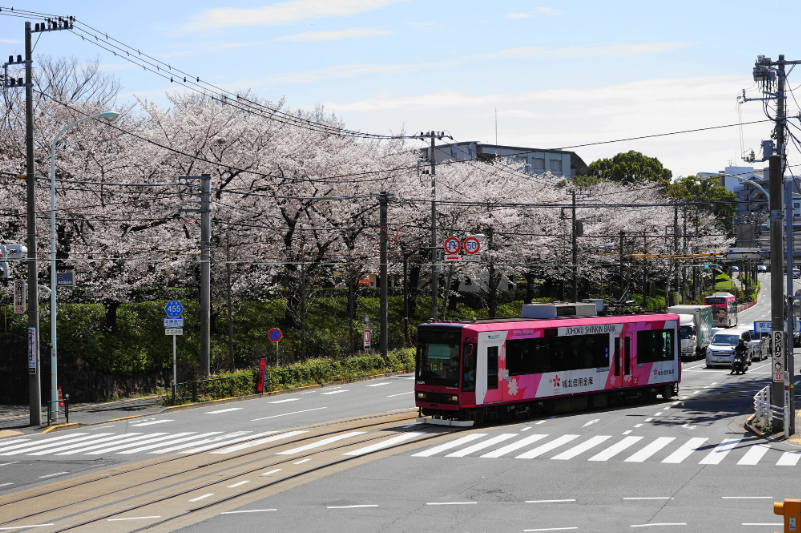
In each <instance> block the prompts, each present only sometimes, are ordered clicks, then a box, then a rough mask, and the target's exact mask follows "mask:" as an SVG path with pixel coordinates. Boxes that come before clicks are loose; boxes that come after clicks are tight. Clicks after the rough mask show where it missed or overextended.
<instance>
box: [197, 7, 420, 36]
mask: <svg viewBox="0 0 801 533" xmlns="http://www.w3.org/2000/svg"><path fill="white" fill-rule="evenodd" d="M407 1H409V0H290V1H289V2H281V3H279V4H275V5H272V6H264V7H257V8H253V9H239V8H215V9H208V10H206V11H204V12H202V13H200V14H199V15H196V16H195V17H194V19H193V21H192V22H191V23H189V24H188V26H187V27H188V28H190V29H197V28H236V27H242V26H277V25H282V24H292V23H294V22H299V21H303V20H310V19H319V18H324V17H345V16H348V15H356V14H359V13H366V12H368V11H372V10H374V9H380V8H382V7H386V6H389V5H392V4H396V3H398V2H407Z"/></svg>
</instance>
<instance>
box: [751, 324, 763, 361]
mask: <svg viewBox="0 0 801 533" xmlns="http://www.w3.org/2000/svg"><path fill="white" fill-rule="evenodd" d="M749 331H750V332H751V360H752V361H761V360H762V359H763V356H762V348H761V346H762V333H759V332H758V331H754V330H753V329H751V330H749ZM765 335H768V334H767V333H765ZM765 356H767V354H765Z"/></svg>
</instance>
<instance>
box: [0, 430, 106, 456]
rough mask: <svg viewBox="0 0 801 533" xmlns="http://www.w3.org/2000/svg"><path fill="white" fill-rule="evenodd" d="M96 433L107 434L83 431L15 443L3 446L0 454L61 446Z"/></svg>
mask: <svg viewBox="0 0 801 533" xmlns="http://www.w3.org/2000/svg"><path fill="white" fill-rule="evenodd" d="M78 435H80V436H78ZM98 435H100V436H104V435H109V433H96V434H94V435H86V434H85V433H77V434H76V433H73V434H72V435H70V436H69V437H55V438H52V439H46V440H40V441H36V442H31V443H30V444H16V445H14V446H8V447H7V448H4V450H7V451H3V452H2V453H0V455H17V454H19V453H28V452H35V451H38V450H43V449H45V448H53V447H55V446H61V445H62V444H66V443H67V442H79V441H82V440H87V439H93V438H95V437H96V436H98ZM56 441H58V442H56Z"/></svg>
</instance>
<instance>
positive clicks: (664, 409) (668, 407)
mask: <svg viewBox="0 0 801 533" xmlns="http://www.w3.org/2000/svg"><path fill="white" fill-rule="evenodd" d="M671 407H672V406H670V405H668V406H667V407H663V408H662V410H663V411H667V410H668V409H670V408H671Z"/></svg>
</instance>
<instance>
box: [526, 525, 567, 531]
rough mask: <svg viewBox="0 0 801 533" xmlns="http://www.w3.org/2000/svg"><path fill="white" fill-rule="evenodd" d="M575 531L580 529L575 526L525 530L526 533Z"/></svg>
mask: <svg viewBox="0 0 801 533" xmlns="http://www.w3.org/2000/svg"><path fill="white" fill-rule="evenodd" d="M573 529H578V527H575V526H573V527H546V528H544V529H524V530H523V531H524V532H528V531H567V530H573Z"/></svg>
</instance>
